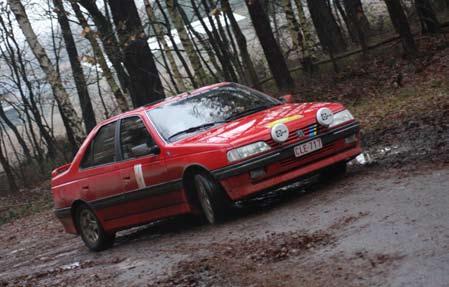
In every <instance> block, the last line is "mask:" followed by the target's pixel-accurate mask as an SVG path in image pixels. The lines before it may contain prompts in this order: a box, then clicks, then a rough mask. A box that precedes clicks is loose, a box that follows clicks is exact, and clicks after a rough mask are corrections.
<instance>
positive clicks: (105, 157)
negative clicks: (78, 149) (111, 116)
mask: <svg viewBox="0 0 449 287" xmlns="http://www.w3.org/2000/svg"><path fill="white" fill-rule="evenodd" d="M115 127H116V122H114V123H111V124H108V125H105V126H103V127H102V128H100V130H99V131H98V133H97V135H96V136H95V138H94V139H93V140H92V142H91V143H90V146H89V148H88V149H87V151H86V153H85V155H84V158H83V160H82V162H81V167H83V168H87V167H92V166H97V165H103V164H108V163H112V162H115V161H116V155H115Z"/></svg>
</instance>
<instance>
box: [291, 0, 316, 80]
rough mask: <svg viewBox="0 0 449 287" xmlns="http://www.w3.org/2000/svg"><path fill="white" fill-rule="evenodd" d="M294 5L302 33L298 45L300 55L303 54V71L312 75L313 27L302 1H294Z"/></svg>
mask: <svg viewBox="0 0 449 287" xmlns="http://www.w3.org/2000/svg"><path fill="white" fill-rule="evenodd" d="M295 3H296V9H297V12H298V22H299V26H300V28H301V31H302V39H301V40H302V42H301V43H300V44H301V46H302V54H303V59H302V66H303V67H304V71H306V72H308V73H312V72H313V71H314V70H315V68H314V65H313V60H312V51H313V46H314V40H313V32H312V30H313V27H312V25H311V23H310V22H309V21H308V19H307V18H306V15H305V13H304V5H303V3H302V0H295Z"/></svg>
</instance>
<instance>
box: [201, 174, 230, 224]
mask: <svg viewBox="0 0 449 287" xmlns="http://www.w3.org/2000/svg"><path fill="white" fill-rule="evenodd" d="M194 184H195V190H196V193H197V196H198V201H199V202H200V205H201V208H202V210H203V214H204V217H205V218H206V220H207V221H208V222H209V223H210V224H217V223H221V222H223V221H224V220H225V219H226V215H227V212H228V210H229V208H230V206H231V200H230V199H229V198H228V196H227V194H226V193H225V191H224V190H223V188H222V187H221V185H220V184H219V183H217V182H216V180H215V179H214V178H212V177H211V176H210V175H208V174H205V173H199V174H196V175H195V176H194Z"/></svg>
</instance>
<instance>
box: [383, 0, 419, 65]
mask: <svg viewBox="0 0 449 287" xmlns="http://www.w3.org/2000/svg"><path fill="white" fill-rule="evenodd" d="M385 3H386V4H387V8H388V13H389V14H390V18H391V21H392V22H393V26H394V28H395V30H396V32H397V33H398V34H399V36H400V37H401V42H402V47H403V48H404V51H405V53H406V54H407V56H409V57H415V56H416V54H417V52H418V50H417V48H416V43H415V39H414V38H413V34H412V32H411V30H410V25H409V23H408V20H407V16H406V15H405V12H404V9H403V8H402V5H401V2H400V0H385Z"/></svg>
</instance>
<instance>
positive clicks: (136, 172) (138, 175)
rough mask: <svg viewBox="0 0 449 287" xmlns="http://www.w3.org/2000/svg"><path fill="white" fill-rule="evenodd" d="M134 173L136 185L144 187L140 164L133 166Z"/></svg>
mask: <svg viewBox="0 0 449 287" xmlns="http://www.w3.org/2000/svg"><path fill="white" fill-rule="evenodd" d="M134 175H135V176H136V182H137V186H139V188H144V187H146V186H147V185H146V184H145V178H144V177H143V171H142V165H141V164H136V165H135V166H134Z"/></svg>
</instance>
